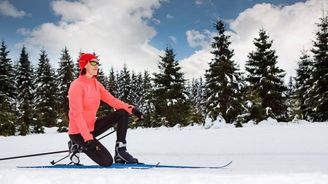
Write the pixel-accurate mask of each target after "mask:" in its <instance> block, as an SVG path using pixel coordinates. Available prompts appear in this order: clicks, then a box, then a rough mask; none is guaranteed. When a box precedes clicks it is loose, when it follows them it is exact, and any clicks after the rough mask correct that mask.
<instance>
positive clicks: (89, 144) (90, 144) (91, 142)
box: [85, 139, 101, 151]
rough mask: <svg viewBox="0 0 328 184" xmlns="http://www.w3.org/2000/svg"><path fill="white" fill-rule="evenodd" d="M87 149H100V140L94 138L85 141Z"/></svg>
mask: <svg viewBox="0 0 328 184" xmlns="http://www.w3.org/2000/svg"><path fill="white" fill-rule="evenodd" d="M85 150H87V151H95V150H96V151H99V150H101V149H100V146H99V144H98V142H97V141H96V140H94V139H92V140H89V141H87V142H85Z"/></svg>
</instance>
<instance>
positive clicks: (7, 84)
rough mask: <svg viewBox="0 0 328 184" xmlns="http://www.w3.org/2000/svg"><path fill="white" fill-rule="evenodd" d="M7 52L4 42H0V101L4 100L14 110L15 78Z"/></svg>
mask: <svg viewBox="0 0 328 184" xmlns="http://www.w3.org/2000/svg"><path fill="white" fill-rule="evenodd" d="M8 54H9V51H8V50H7V46H6V45H5V42H4V41H2V42H1V48H0V84H1V85H0V99H1V98H2V99H1V101H3V100H5V101H7V102H8V103H9V104H10V106H9V107H10V109H12V110H13V109H14V99H15V96H16V95H15V85H16V84H15V80H14V79H15V77H14V68H13V64H12V61H11V59H10V58H8Z"/></svg>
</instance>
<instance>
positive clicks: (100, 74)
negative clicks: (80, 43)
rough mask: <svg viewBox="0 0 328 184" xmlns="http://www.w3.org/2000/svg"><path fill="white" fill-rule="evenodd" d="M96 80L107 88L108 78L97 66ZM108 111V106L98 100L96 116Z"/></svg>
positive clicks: (105, 113) (103, 114)
mask: <svg viewBox="0 0 328 184" xmlns="http://www.w3.org/2000/svg"><path fill="white" fill-rule="evenodd" d="M97 80H98V81H99V82H100V83H101V84H102V85H104V87H105V88H107V85H108V79H107V77H106V76H105V73H104V71H103V70H102V68H100V67H99V71H98V76H97ZM109 112H110V107H109V106H108V105H107V104H106V103H105V102H103V101H101V102H100V107H99V110H98V112H97V116H98V117H102V116H105V115H107V114H108V113H109Z"/></svg>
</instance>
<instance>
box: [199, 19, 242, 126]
mask: <svg viewBox="0 0 328 184" xmlns="http://www.w3.org/2000/svg"><path fill="white" fill-rule="evenodd" d="M215 29H216V31H217V35H216V36H214V38H213V39H214V41H213V42H212V48H213V51H212V52H211V53H212V54H213V55H214V58H213V59H212V62H210V63H209V69H208V70H207V71H206V74H205V78H206V83H205V86H206V100H205V103H206V109H207V111H208V112H207V114H208V115H209V117H210V118H211V119H212V120H215V119H216V118H217V117H218V116H222V117H223V118H224V119H225V121H226V122H228V123H232V122H234V121H235V120H236V118H237V115H238V114H239V113H240V111H241V104H240V98H241V94H240V93H239V91H240V87H241V86H240V78H241V74H240V72H239V71H238V68H237V66H236V64H235V63H234V61H233V60H232V56H233V50H231V49H230V48H229V46H230V44H231V42H230V41H229V38H230V36H227V35H225V26H224V24H223V22H222V21H221V20H217V22H216V24H215Z"/></svg>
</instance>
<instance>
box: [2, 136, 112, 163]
mask: <svg viewBox="0 0 328 184" xmlns="http://www.w3.org/2000/svg"><path fill="white" fill-rule="evenodd" d="M115 131H116V130H113V131H111V132H109V133H107V134H106V135H104V136H102V137H100V138H99V139H98V140H101V139H103V138H105V137H107V136H109V135H110V134H112V133H114V132H115ZM65 152H69V150H62V151H52V152H44V153H36V154H30V155H21V156H14V157H6V158H0V161H1V160H11V159H18V158H26V157H36V156H42V155H51V154H58V153H65Z"/></svg>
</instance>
